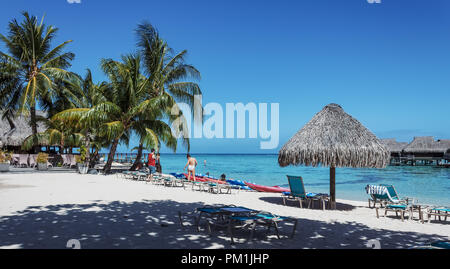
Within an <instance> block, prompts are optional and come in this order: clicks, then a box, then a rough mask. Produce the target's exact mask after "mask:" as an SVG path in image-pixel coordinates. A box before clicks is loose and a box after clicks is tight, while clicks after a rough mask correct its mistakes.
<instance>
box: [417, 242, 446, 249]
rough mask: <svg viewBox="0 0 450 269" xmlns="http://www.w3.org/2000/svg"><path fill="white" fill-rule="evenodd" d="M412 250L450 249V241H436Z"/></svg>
mask: <svg viewBox="0 0 450 269" xmlns="http://www.w3.org/2000/svg"><path fill="white" fill-rule="evenodd" d="M412 249H450V241H434V242H431V243H427V244H423V245H419V246H415V247H413V248H412Z"/></svg>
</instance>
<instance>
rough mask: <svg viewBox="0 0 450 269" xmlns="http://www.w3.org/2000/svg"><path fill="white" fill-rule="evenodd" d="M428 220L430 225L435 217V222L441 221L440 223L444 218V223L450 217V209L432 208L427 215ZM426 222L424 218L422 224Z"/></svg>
mask: <svg viewBox="0 0 450 269" xmlns="http://www.w3.org/2000/svg"><path fill="white" fill-rule="evenodd" d="M425 214H426V215H427V218H428V223H430V222H431V217H432V216H434V220H437V219H439V221H442V218H443V219H444V221H447V218H448V217H450V208H446V207H430V208H428V209H427V212H426V213H425ZM423 222H424V219H423V218H422V223H423Z"/></svg>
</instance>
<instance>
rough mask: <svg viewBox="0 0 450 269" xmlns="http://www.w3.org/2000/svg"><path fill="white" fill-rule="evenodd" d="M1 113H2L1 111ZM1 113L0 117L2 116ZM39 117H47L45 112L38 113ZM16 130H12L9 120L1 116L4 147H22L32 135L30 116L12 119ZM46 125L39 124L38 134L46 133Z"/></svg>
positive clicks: (0, 138)
mask: <svg viewBox="0 0 450 269" xmlns="http://www.w3.org/2000/svg"><path fill="white" fill-rule="evenodd" d="M0 113H1V111H0ZM2 114H3V113H1V114H0V115H2ZM36 114H37V115H38V116H43V117H45V115H46V114H45V112H42V111H36ZM11 120H12V122H13V124H14V126H15V128H13V129H11V125H10V124H9V122H8V121H7V119H2V117H1V116H0V140H1V141H2V143H3V145H4V146H21V145H22V142H23V141H24V140H25V138H27V137H28V136H30V135H31V134H32V131H31V127H30V117H29V116H17V117H16V118H13V119H11ZM45 130H46V128H45V126H44V124H42V123H38V132H43V131H45Z"/></svg>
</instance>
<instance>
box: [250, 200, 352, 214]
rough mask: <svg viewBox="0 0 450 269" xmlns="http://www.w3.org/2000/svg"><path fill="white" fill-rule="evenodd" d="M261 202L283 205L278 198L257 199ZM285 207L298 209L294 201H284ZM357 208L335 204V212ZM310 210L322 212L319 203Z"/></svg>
mask: <svg viewBox="0 0 450 269" xmlns="http://www.w3.org/2000/svg"><path fill="white" fill-rule="evenodd" d="M259 199H260V200H261V201H264V202H267V203H271V204H276V205H283V206H284V204H283V198H281V196H280V197H273V196H272V197H270V196H269V197H260V198H259ZM286 206H291V207H299V203H298V202H295V201H286ZM303 207H304V208H306V207H307V204H306V203H305V202H304V203H303ZM356 208H357V207H356V206H354V205H350V204H345V203H340V202H337V203H336V210H337V211H352V210H354V209H356ZM311 209H317V210H322V208H321V205H320V204H319V202H317V201H316V202H314V203H313V205H312V206H311Z"/></svg>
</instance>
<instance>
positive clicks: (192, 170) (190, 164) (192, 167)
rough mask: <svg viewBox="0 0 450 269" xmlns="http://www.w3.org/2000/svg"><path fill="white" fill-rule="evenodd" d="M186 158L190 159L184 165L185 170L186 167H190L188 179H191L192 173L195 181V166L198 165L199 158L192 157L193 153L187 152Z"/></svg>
mask: <svg viewBox="0 0 450 269" xmlns="http://www.w3.org/2000/svg"><path fill="white" fill-rule="evenodd" d="M186 158H187V159H188V161H187V163H186V165H185V166H184V168H183V170H185V169H186V167H187V168H188V180H190V179H191V174H192V177H193V178H194V181H195V167H196V166H197V160H196V159H195V158H193V157H191V155H189V154H187V155H186Z"/></svg>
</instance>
